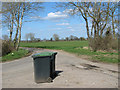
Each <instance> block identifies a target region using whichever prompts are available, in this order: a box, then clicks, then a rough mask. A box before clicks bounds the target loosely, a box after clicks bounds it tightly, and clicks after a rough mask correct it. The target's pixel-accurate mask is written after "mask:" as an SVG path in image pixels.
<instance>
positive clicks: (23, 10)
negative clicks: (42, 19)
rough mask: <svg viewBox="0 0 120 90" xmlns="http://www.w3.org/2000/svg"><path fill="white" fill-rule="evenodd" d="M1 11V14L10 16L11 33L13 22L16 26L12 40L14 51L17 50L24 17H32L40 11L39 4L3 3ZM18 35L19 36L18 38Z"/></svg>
mask: <svg viewBox="0 0 120 90" xmlns="http://www.w3.org/2000/svg"><path fill="white" fill-rule="evenodd" d="M3 6H4V8H3V10H2V13H5V12H6V13H7V15H10V16H12V17H13V18H11V17H10V19H9V20H10V21H11V22H12V24H11V31H12V29H13V22H14V24H15V25H16V35H15V38H14V47H15V48H16V50H18V48H19V44H20V40H21V28H22V24H23V21H24V20H23V19H24V18H26V17H25V16H28V17H29V16H30V15H34V13H35V12H36V11H40V10H41V9H42V7H41V2H12V3H8V2H4V3H3ZM18 35H19V36H18Z"/></svg>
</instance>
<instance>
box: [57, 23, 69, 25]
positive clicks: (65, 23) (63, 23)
mask: <svg viewBox="0 0 120 90" xmlns="http://www.w3.org/2000/svg"><path fill="white" fill-rule="evenodd" d="M56 25H69V23H59V24H56Z"/></svg>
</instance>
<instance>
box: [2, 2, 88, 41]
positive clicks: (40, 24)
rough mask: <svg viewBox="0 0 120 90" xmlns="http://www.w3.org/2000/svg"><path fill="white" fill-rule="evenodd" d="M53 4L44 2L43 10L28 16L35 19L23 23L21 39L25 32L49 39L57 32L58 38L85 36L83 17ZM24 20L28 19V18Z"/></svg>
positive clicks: (5, 32)
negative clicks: (58, 8) (70, 13)
mask: <svg viewBox="0 0 120 90" xmlns="http://www.w3.org/2000/svg"><path fill="white" fill-rule="evenodd" d="M54 5H55V3H54V2H46V3H44V4H43V6H44V7H45V9H44V10H42V11H40V12H37V13H36V14H35V15H34V16H32V17H29V20H31V19H32V20H37V21H32V22H24V23H23V26H22V37H21V39H22V40H25V34H27V33H35V38H40V39H44V38H46V39H50V38H51V37H52V36H53V34H58V35H59V37H60V38H65V37H68V36H70V35H74V36H77V37H85V38H87V33H86V28H85V22H84V20H83V18H81V17H78V16H74V17H73V16H69V15H68V14H66V13H64V12H65V11H66V10H64V9H61V10H59V11H58V10H57V9H55V8H53V6H54ZM24 20H28V18H27V19H24ZM4 34H7V35H9V30H8V29H7V28H3V30H2V35H4ZM14 34H15V32H14ZM13 37H14V35H13Z"/></svg>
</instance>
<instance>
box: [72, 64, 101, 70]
mask: <svg viewBox="0 0 120 90" xmlns="http://www.w3.org/2000/svg"><path fill="white" fill-rule="evenodd" d="M71 66H73V67H76V68H79V69H84V70H90V69H97V68H100V67H98V66H95V65H91V64H80V65H73V64H71Z"/></svg>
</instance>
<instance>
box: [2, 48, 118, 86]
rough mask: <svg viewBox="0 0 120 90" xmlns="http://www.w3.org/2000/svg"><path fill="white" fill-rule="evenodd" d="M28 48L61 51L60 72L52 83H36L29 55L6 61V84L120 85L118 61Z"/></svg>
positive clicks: (4, 79)
mask: <svg viewBox="0 0 120 90" xmlns="http://www.w3.org/2000/svg"><path fill="white" fill-rule="evenodd" d="M28 50H30V51H33V54H34V53H38V52H43V51H56V52H58V54H57V55H56V72H57V73H58V76H56V77H55V78H54V79H53V82H51V83H39V84H37V83H35V81H34V65H33V59H32V57H31V56H28V57H24V58H21V59H17V60H14V61H10V62H5V63H2V88H118V66H117V64H105V63H98V62H91V61H88V60H83V59H81V58H80V57H78V56H76V55H73V54H69V53H67V52H64V51H61V50H47V49H45V50H44V49H35V48H31V49H30V48H28Z"/></svg>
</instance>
